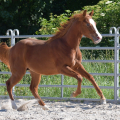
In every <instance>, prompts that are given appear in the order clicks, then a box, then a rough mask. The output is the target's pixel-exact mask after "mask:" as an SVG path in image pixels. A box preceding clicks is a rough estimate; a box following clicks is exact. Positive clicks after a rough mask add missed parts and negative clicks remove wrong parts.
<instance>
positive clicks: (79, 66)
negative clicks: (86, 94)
mask: <svg viewBox="0 0 120 120" xmlns="http://www.w3.org/2000/svg"><path fill="white" fill-rule="evenodd" d="M76 66H77V69H75V71H76V72H78V73H79V74H80V75H81V76H82V77H85V78H87V79H88V80H89V81H90V82H91V83H92V84H93V86H94V87H95V89H96V91H97V93H98V95H99V96H100V98H101V103H102V104H106V99H105V97H104V95H103V93H102V91H101V89H100V88H99V86H98V85H97V83H96V82H95V79H94V77H93V76H92V75H91V74H89V73H88V72H87V71H86V70H85V69H84V67H83V66H82V64H81V63H79V62H78V61H77V62H76Z"/></svg>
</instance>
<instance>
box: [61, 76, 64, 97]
mask: <svg viewBox="0 0 120 120" xmlns="http://www.w3.org/2000/svg"><path fill="white" fill-rule="evenodd" d="M63 82H64V75H61V85H63ZM61 97H62V98H63V87H61Z"/></svg>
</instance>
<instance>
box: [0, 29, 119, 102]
mask: <svg viewBox="0 0 120 120" xmlns="http://www.w3.org/2000/svg"><path fill="white" fill-rule="evenodd" d="M119 29H120V27H118V28H115V27H111V28H110V33H109V34H102V36H103V37H114V47H80V49H81V50H114V60H83V61H82V62H101V63H114V73H90V74H92V75H96V76H97V75H99V76H114V86H99V87H100V88H101V89H114V100H110V99H107V101H114V102H117V101H118V100H119V89H120V87H119V76H120V73H119V62H120V60H119V49H120V46H119V36H120V34H119ZM113 31H114V33H113ZM28 37H36V38H42V37H52V35H19V30H17V29H14V30H11V29H9V30H7V35H6V36H0V38H11V46H14V45H15V38H28ZM0 62H1V61H0ZM0 74H11V72H0ZM26 74H30V73H29V72H26ZM63 80H64V76H63V75H61V85H39V87H59V88H61V97H42V98H44V99H60V100H61V99H62V100H67V99H71V100H90V101H98V100H99V99H89V98H65V97H63V88H65V87H69V88H71V87H72V88H76V87H77V85H64V84H63ZM0 86H5V84H0ZM16 86H18V87H29V84H17V85H16ZM82 88H94V87H93V86H82ZM13 93H14V89H13ZM0 97H6V95H1V96H0ZM14 97H15V98H33V96H15V95H14Z"/></svg>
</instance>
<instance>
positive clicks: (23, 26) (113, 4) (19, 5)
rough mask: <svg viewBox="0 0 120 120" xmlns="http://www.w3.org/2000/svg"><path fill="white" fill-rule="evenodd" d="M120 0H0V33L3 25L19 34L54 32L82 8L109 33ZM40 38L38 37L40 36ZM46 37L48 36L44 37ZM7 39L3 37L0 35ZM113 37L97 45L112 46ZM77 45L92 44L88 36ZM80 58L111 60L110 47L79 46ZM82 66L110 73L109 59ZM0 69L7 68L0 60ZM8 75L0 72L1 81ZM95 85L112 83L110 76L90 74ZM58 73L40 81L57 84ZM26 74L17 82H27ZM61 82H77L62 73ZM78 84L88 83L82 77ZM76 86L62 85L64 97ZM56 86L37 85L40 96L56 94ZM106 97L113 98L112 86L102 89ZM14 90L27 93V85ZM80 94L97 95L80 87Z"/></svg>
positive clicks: (117, 19)
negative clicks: (90, 47) (88, 48)
mask: <svg viewBox="0 0 120 120" xmlns="http://www.w3.org/2000/svg"><path fill="white" fill-rule="evenodd" d="M119 6H120V2H119V0H111V1H108V0H84V1H80V0H76V1H73V0H61V1H58V0H38V1H36V0H29V1H27V0H19V1H16V0H0V20H1V22H0V35H4V34H5V33H6V31H7V29H19V31H20V35H23V34H24V35H29V34H31V35H32V34H42V35H45V34H54V33H55V32H56V31H57V28H58V27H60V24H62V23H63V22H66V21H67V20H69V17H70V16H71V15H73V14H76V13H79V12H81V11H82V10H84V9H87V10H88V12H90V11H91V10H94V16H93V19H94V20H95V21H96V23H97V28H98V30H99V31H100V33H101V34H105V33H109V28H110V27H113V26H115V27H118V26H120V25H119V24H120V12H119V11H120V7H119ZM40 39H42V38H40ZM44 39H48V38H44ZM1 41H7V42H8V40H7V39H0V42H1ZM113 45H114V39H113V38H103V40H102V42H101V43H99V44H98V45H97V46H104V47H105V46H113ZM80 46H84V47H85V46H95V45H94V44H93V43H92V41H91V40H89V39H86V38H83V39H82V41H81V44H80ZM82 55H83V59H100V60H104V59H107V60H113V59H114V51H112V50H111V51H108V50H106V51H101V50H97V51H95V50H88V51H84V50H82ZM83 66H84V67H85V69H86V70H87V71H88V72H90V73H94V72H98V73H113V72H114V64H113V63H83ZM0 71H8V69H7V68H6V66H5V65H4V64H2V63H0ZM9 77H10V75H0V83H5V81H6V80H8V78H9ZM94 77H95V80H96V82H97V83H98V85H99V86H114V77H111V76H94ZM60 79H61V76H60V75H55V76H42V80H41V84H61V80H60ZM30 81H31V77H30V75H25V76H24V78H23V79H22V81H20V82H19V83H22V84H30ZM64 84H65V85H77V81H76V80H75V79H74V78H70V77H67V76H65V77H64ZM82 85H91V83H90V82H89V81H88V80H86V79H84V80H83V82H82ZM75 90H76V88H64V97H69V96H70V94H71V93H72V92H73V91H75ZM60 92H61V89H60V88H39V93H40V95H41V96H46V97H49V96H50V97H60ZM103 93H104V94H105V97H106V98H107V99H113V98H114V90H111V89H110V90H108V89H103ZM0 94H1V95H7V91H6V87H0ZM15 94H16V95H20V96H25V95H28V96H31V95H32V94H31V92H30V90H29V88H25V87H16V88H15ZM78 97H80V98H99V97H98V95H97V93H96V91H95V89H82V94H81V95H79V96H78Z"/></svg>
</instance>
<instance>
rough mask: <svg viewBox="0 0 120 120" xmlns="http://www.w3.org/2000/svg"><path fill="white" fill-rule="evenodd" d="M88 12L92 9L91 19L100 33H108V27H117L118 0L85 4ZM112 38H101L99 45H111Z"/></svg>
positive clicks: (119, 15) (119, 14)
mask: <svg viewBox="0 0 120 120" xmlns="http://www.w3.org/2000/svg"><path fill="white" fill-rule="evenodd" d="M84 9H87V10H88V11H89V12H90V11H91V10H94V16H93V19H94V20H95V21H96V23H97V28H98V30H99V31H100V32H101V33H102V34H108V33H109V29H110V27H119V23H120V12H119V11H120V2H119V0H112V1H108V0H101V1H100V2H99V3H98V4H96V5H94V6H85V7H84ZM113 41H114V39H113V38H103V40H102V42H101V43H100V44H99V46H113V44H114V42H113Z"/></svg>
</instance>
